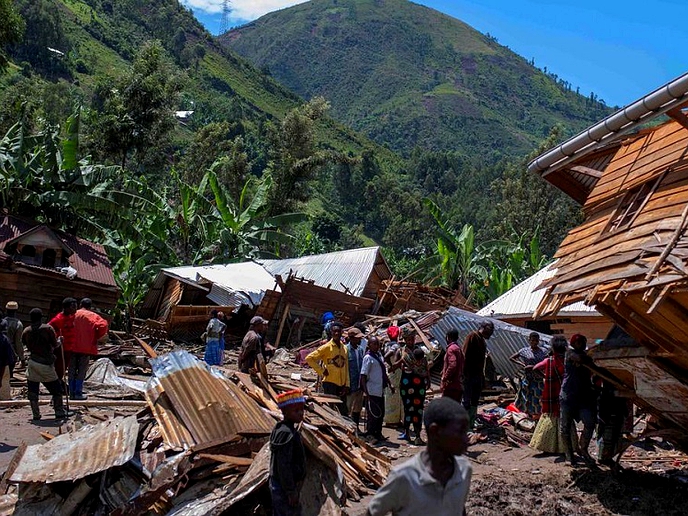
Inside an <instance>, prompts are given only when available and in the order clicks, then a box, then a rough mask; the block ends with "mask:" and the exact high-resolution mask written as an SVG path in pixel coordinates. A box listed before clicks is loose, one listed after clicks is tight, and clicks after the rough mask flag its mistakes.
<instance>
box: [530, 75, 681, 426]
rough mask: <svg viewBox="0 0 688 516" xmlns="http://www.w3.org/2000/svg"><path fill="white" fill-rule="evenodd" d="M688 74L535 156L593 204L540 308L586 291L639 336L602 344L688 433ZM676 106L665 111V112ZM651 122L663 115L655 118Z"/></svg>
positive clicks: (566, 246)
mask: <svg viewBox="0 0 688 516" xmlns="http://www.w3.org/2000/svg"><path fill="white" fill-rule="evenodd" d="M686 106H688V74H684V75H682V76H681V77H679V78H677V79H675V80H673V81H671V82H670V83H668V84H666V85H664V86H662V87H661V88H659V89H658V90H656V91H654V92H652V93H650V94H648V95H646V96H645V97H643V98H642V99H640V100H638V101H636V102H634V103H632V104H630V105H629V106H627V107H625V108H624V109H622V110H620V111H618V112H616V113H614V114H612V115H610V116H609V117H607V118H605V119H604V120H602V121H601V122H599V123H597V124H595V125H594V126H592V127H590V128H588V129H586V130H585V131H584V132H582V133H580V134H579V135H577V136H575V137H573V138H571V139H570V140H568V141H566V142H564V143H563V144H561V145H559V146H557V147H555V148H553V149H551V150H549V151H547V152H545V153H544V154H542V155H541V156H539V157H538V158H536V159H535V160H534V161H533V162H531V163H530V165H529V170H530V171H531V172H535V173H538V174H540V176H541V177H543V178H544V179H546V180H547V181H549V182H550V183H551V184H553V185H554V186H556V187H558V188H559V189H560V190H562V191H563V192H565V193H566V194H568V195H569V196H570V197H572V198H573V199H575V200H576V201H578V202H579V203H581V204H582V205H583V212H584V214H585V222H583V223H582V224H581V225H580V226H578V227H576V228H574V229H573V230H571V231H570V232H569V234H568V236H567V237H566V238H565V239H564V241H563V242H562V244H561V246H560V247H559V250H558V251H557V253H556V257H557V258H558V262H557V270H556V273H555V274H554V275H553V276H552V277H551V278H549V279H548V280H546V281H544V282H543V284H542V286H543V287H545V289H546V290H545V293H544V296H543V298H542V301H541V303H540V305H539V307H538V309H537V310H536V312H535V316H536V317H542V316H548V315H552V314H556V313H557V312H558V311H559V310H560V308H561V307H562V306H565V305H568V304H570V303H575V302H578V301H584V302H585V303H586V304H588V305H591V306H594V307H595V308H596V309H597V311H599V312H600V313H602V314H604V315H606V316H607V317H609V318H610V319H612V320H613V321H614V322H615V323H616V324H617V325H619V326H620V327H621V328H623V330H625V332H626V333H628V335H630V336H631V337H632V338H615V339H609V340H608V341H606V342H604V343H603V345H601V346H599V347H598V348H596V349H593V350H592V356H593V357H594V359H595V362H596V364H597V365H600V366H602V367H605V368H606V369H607V370H608V371H609V372H610V373H611V374H613V377H614V379H615V381H616V383H617V385H618V387H619V388H620V389H621V390H622V391H623V390H625V391H626V392H627V393H628V394H627V395H630V396H633V397H634V401H635V402H636V403H637V404H638V405H641V406H643V407H645V408H646V409H648V410H650V411H651V412H652V413H653V414H655V415H656V416H657V418H658V419H659V420H660V422H661V423H662V424H663V425H664V426H665V427H670V428H677V429H679V430H680V431H681V432H683V435H684V437H685V436H686V431H688V322H687V321H688V266H687V262H688V235H686V234H685V231H686V227H687V226H688V117H687V116H686V115H685V114H684V112H683V108H684V107H686ZM663 115H666V117H664V118H659V117H660V116H663ZM650 121H652V122H653V124H652V125H646V123H647V122H650Z"/></svg>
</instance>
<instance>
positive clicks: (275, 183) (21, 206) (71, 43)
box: [0, 0, 596, 311]
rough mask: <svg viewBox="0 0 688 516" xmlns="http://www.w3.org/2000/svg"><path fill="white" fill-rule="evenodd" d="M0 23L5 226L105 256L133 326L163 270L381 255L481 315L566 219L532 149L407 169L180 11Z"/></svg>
mask: <svg viewBox="0 0 688 516" xmlns="http://www.w3.org/2000/svg"><path fill="white" fill-rule="evenodd" d="M362 5H365V4H362ZM7 6H14V12H15V13H16V14H17V15H18V16H19V17H18V18H17V17H3V19H1V20H0V48H2V49H3V50H4V53H5V55H6V59H5V60H2V59H0V102H2V105H3V107H4V109H3V110H2V111H1V112H0V138H1V139H0V175H1V176H2V184H0V209H4V210H7V211H9V212H11V213H13V214H15V215H20V216H21V215H23V216H27V217H31V218H37V219H39V220H42V221H45V222H47V223H49V224H51V225H53V226H56V227H60V228H62V229H65V230H67V231H70V232H74V233H77V234H79V235H82V236H85V237H87V238H91V239H94V240H97V241H99V242H102V243H103V244H104V245H105V246H106V248H107V250H108V253H109V256H110V258H111V260H112V262H113V264H114V267H115V275H116V278H117V280H118V282H119V286H120V288H121V290H122V300H123V303H122V304H123V307H126V309H127V310H128V311H132V310H133V309H134V308H135V306H136V304H137V302H138V301H139V300H140V298H141V295H142V294H143V293H145V291H146V287H147V284H148V282H149V281H150V278H151V277H152V276H153V275H154V273H155V271H156V270H157V269H158V268H159V267H161V266H166V265H167V266H169V265H176V264H182V263H185V264H189V263H203V262H227V261H231V260H242V259H246V258H248V257H254V256H258V255H279V256H294V255H300V254H304V253H315V252H324V251H328V250H335V249H341V248H350V247H356V246H362V245H372V244H375V243H376V244H379V245H382V246H384V247H385V254H386V256H387V258H388V260H389V261H390V263H391V265H392V267H393V268H394V269H395V271H396V272H397V273H398V275H399V276H400V277H401V276H406V275H407V274H409V273H411V272H414V271H415V272H416V277H417V278H419V279H423V278H425V279H427V280H428V281H433V282H437V283H443V284H446V285H448V286H450V287H452V288H456V287H459V288H462V289H464V290H466V292H465V293H466V294H467V295H468V294H471V295H474V296H475V300H476V302H484V301H485V300H487V299H489V298H491V297H494V295H496V294H498V293H499V292H500V291H503V290H504V289H505V288H508V286H509V285H510V284H511V283H512V282H513V281H516V280H517V279H519V278H520V277H523V276H524V275H525V274H528V273H529V272H530V271H532V270H534V268H536V267H537V266H538V265H539V264H540V263H541V258H542V256H541V253H540V251H541V250H544V252H545V253H551V251H552V250H553V249H554V247H555V246H556V245H557V244H558V242H559V239H560V238H561V236H562V235H563V234H564V233H565V231H566V230H567V229H568V227H569V225H570V224H572V223H573V222H574V220H575V217H576V213H577V212H576V208H575V206H573V205H572V204H571V203H570V202H569V201H567V200H565V199H563V197H562V196H561V195H559V194H558V193H557V192H555V191H553V189H551V188H550V187H549V186H547V185H546V184H545V183H544V182H542V181H539V180H537V179H536V178H531V177H528V176H527V175H526V174H525V167H524V166H523V163H524V161H523V160H524V159H525V152H521V151H518V152H517V151H514V150H512V151H510V154H508V155H507V154H506V152H507V150H508V149H507V148H506V147H505V148H504V149H502V150H500V152H498V153H497V154H495V155H493V156H491V157H489V159H485V158H486V156H483V155H480V154H479V153H477V151H475V149H472V147H471V145H470V142H469V141H468V140H467V141H466V142H465V145H466V147H465V149H464V150H457V149H456V148H451V149H444V150H432V149H428V148H423V149H421V148H420V147H416V148H414V149H413V150H409V151H408V153H407V154H408V155H406V156H404V157H401V156H400V155H398V154H396V153H395V152H393V151H392V150H389V149H388V148H385V147H382V146H380V145H377V144H375V143H373V142H371V141H370V140H368V139H366V138H365V137H363V136H361V135H360V134H359V133H356V132H354V131H353V130H351V129H349V128H347V127H346V126H344V125H340V124H339V123H337V122H334V121H332V119H331V118H329V115H330V114H331V112H332V110H331V109H330V107H329V105H328V103H327V102H326V101H325V100H324V99H322V98H314V99H312V100H310V101H309V102H304V100H303V99H301V98H300V97H299V96H297V95H296V94H294V93H292V92H290V91H289V90H288V89H286V88H285V87H284V86H282V85H281V84H280V83H279V82H277V80H276V79H275V78H274V77H272V76H269V75H266V74H264V73H263V72H262V71H260V70H259V69H258V68H256V67H254V66H252V65H251V64H249V63H248V62H247V61H245V60H244V59H243V58H240V57H238V56H237V55H236V54H234V53H233V52H232V51H231V50H228V49H226V48H224V47H223V46H221V45H220V44H219V43H218V42H217V41H216V40H214V38H213V37H212V36H210V34H208V33H207V32H206V31H205V30H204V29H203V28H202V26H201V25H200V24H199V23H198V22H197V21H196V19H195V18H194V17H193V15H192V13H191V12H189V11H188V10H187V9H185V8H184V7H182V6H181V5H180V4H179V3H178V2H177V0H154V1H150V2H137V1H133V0H120V1H117V2H114V1H112V0H17V1H14V2H13V1H12V0H0V7H2V8H3V9H4V8H5V7H7ZM0 57H1V55H0ZM323 73H325V72H323ZM326 76H327V74H325V75H324V76H323V77H326ZM373 79H374V77H373V76H371V81H372V80H373ZM555 89H556V88H555ZM557 91H559V90H557ZM558 94H559V93H557V95H558ZM370 102H371V103H374V102H373V101H372V100H370ZM372 105H373V104H371V106H372ZM595 109H596V108H595ZM556 119H557V118H556V117H553V119H552V123H554V122H555V121H556ZM422 120H423V117H422V116H419V123H421V122H422ZM476 120H477V119H476ZM422 123H425V122H422ZM486 123H492V122H490V121H489V117H488V119H487V122H486ZM542 124H543V126H542V127H543V129H542V132H543V135H547V131H545V130H544V127H545V125H546V123H545V121H543V122H542ZM495 127H496V126H495ZM548 127H549V126H548ZM2 135H4V136H2ZM561 136H562V132H561V129H560V128H557V129H556V130H555V132H554V133H553V134H552V136H551V139H550V141H552V139H558V138H561ZM503 137H504V138H507V136H503ZM500 138H501V137H500ZM529 138H531V141H532V142H533V143H534V142H536V141H537V140H538V138H536V137H535V136H532V135H531V136H530V137H529ZM507 140H508V138H507ZM505 141H506V140H505ZM508 141H511V140H508ZM524 142H525V143H523V142H522V148H523V149H528V151H530V150H531V149H532V148H533V146H531V143H528V142H529V140H528V139H527V138H526V140H524ZM519 145H521V144H518V145H516V147H518V146H519ZM457 148H459V147H457ZM438 237H439V238H440V240H442V239H443V238H444V239H445V240H444V243H442V244H438ZM447 238H448V239H449V240H446V239H447ZM531 244H532V245H531Z"/></svg>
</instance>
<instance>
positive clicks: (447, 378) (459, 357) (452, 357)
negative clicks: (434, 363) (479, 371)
mask: <svg viewBox="0 0 688 516" xmlns="http://www.w3.org/2000/svg"><path fill="white" fill-rule="evenodd" d="M446 338H447V351H446V353H445V355H444V365H443V367H442V379H441V380H440V390H441V391H442V396H447V397H448V398H451V399H453V400H454V401H456V402H457V403H461V402H462V401H463V369H464V363H465V361H466V358H465V357H464V356H463V349H461V346H459V343H458V340H459V331H458V330H457V329H455V328H454V329H451V330H449V331H448V332H447V336H446Z"/></svg>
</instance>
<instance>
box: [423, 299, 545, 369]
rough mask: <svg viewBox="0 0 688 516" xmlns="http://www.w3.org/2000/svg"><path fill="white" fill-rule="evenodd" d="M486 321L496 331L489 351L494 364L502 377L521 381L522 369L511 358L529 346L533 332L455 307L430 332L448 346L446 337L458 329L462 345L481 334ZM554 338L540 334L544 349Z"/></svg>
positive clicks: (491, 338) (490, 342)
mask: <svg viewBox="0 0 688 516" xmlns="http://www.w3.org/2000/svg"><path fill="white" fill-rule="evenodd" d="M486 320H489V321H492V323H494V328H495V331H494V333H493V334H492V337H490V338H489V339H488V340H487V349H488V352H489V354H490V357H491V358H492V363H493V364H494V366H495V368H496V369H497V372H498V373H499V374H501V375H503V376H506V377H508V378H517V377H518V376H520V374H521V368H520V367H519V366H517V365H516V364H514V363H513V362H512V361H511V360H509V357H511V356H512V355H513V354H514V353H516V352H517V351H518V350H519V349H521V348H524V347H526V346H527V345H528V335H530V334H531V333H533V332H532V330H528V329H526V328H521V327H519V326H514V325H513V324H509V323H505V322H502V321H498V320H496V319H490V318H487V317H481V316H479V315H478V314H474V313H472V312H467V311H465V310H460V309H458V308H454V307H453V306H452V307H450V308H449V310H447V312H446V313H445V314H444V317H442V319H440V321H439V322H437V324H435V325H434V326H433V327H432V329H431V330H430V331H431V333H432V335H433V337H435V338H436V339H437V341H438V342H440V343H441V344H442V346H446V340H445V336H446V334H447V332H448V331H449V330H450V329H453V328H455V329H456V330H458V332H459V342H462V341H463V340H464V339H465V338H466V335H468V334H469V333H470V332H472V331H477V330H478V328H479V327H480V324H481V323H482V322H484V321H486ZM550 339H551V336H550V335H545V334H544V333H540V343H542V344H543V347H548V346H549V341H550Z"/></svg>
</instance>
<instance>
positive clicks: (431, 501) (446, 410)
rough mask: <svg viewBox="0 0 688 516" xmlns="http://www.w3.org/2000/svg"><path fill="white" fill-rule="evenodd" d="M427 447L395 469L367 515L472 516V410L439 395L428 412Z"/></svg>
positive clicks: (424, 417) (426, 419) (428, 408)
mask: <svg viewBox="0 0 688 516" xmlns="http://www.w3.org/2000/svg"><path fill="white" fill-rule="evenodd" d="M423 420H424V423H425V429H426V431H427V433H428V442H427V446H426V448H425V449H424V450H423V451H422V452H420V453H419V454H417V455H416V456H415V457H413V458H411V459H410V460H408V461H406V462H404V463H403V464H400V465H399V466H397V467H395V468H394V469H392V471H391V473H390V474H389V477H388V478H387V481H386V482H385V484H384V485H383V486H382V487H381V488H380V489H379V490H378V491H377V493H376V494H375V496H374V497H373V499H372V500H371V502H370V505H369V506H368V512H367V516H383V515H385V514H390V513H391V514H392V515H393V516H417V515H419V514H422V515H423V516H455V515H457V514H463V515H465V514H466V509H465V504H466V498H467V497H468V490H469V488H470V484H471V473H472V468H471V464H470V462H469V461H468V459H466V458H465V457H462V456H461V455H462V454H463V453H464V452H465V451H466V448H467V446H468V439H467V431H468V413H467V412H466V409H464V408H463V407H462V406H461V404H460V403H457V402H456V401H454V400H453V399H451V398H447V397H442V398H437V399H435V400H433V401H431V402H430V404H428V406H427V408H426V409H425V413H424V414H423Z"/></svg>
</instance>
